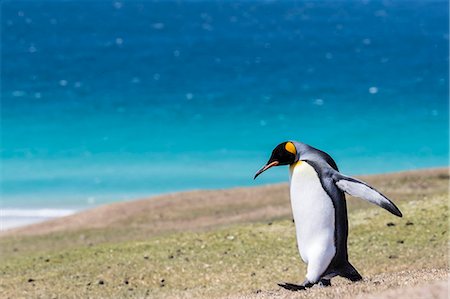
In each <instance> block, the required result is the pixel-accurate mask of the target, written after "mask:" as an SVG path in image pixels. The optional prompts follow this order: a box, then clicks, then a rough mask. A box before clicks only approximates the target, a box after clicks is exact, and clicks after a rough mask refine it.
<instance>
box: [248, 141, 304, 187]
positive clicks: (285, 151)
mask: <svg viewBox="0 0 450 299" xmlns="http://www.w3.org/2000/svg"><path fill="white" fill-rule="evenodd" d="M296 159H297V149H296V148H295V145H294V144H293V143H292V142H291V141H286V142H283V143H280V144H278V145H277V146H276V147H275V148H274V149H273V151H272V155H271V156H270V159H269V161H267V163H266V165H264V166H263V167H262V168H261V169H260V170H258V171H257V172H256V174H255V179H256V177H257V176H258V175H260V174H261V173H263V172H264V171H266V170H267V169H269V168H271V167H273V166H279V165H289V164H293V163H295V162H296Z"/></svg>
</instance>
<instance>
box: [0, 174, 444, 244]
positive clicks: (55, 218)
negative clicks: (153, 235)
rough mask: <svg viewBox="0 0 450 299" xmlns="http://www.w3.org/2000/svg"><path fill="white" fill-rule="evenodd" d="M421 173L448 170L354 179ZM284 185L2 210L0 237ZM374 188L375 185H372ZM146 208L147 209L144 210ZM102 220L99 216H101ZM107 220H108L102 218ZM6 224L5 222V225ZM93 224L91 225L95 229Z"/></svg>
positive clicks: (280, 190) (283, 186)
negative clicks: (76, 206) (80, 205)
mask: <svg viewBox="0 0 450 299" xmlns="http://www.w3.org/2000/svg"><path fill="white" fill-rule="evenodd" d="M425 173H430V174H431V173H440V175H447V176H448V173H449V168H447V167H436V168H425V169H416V170H405V171H400V172H392V173H383V174H369V175H357V176H355V177H358V178H361V179H363V180H367V181H378V180H383V178H385V177H398V176H405V175H406V176H407V175H416V176H421V175H423V174H425ZM286 185H287V182H281V183H273V184H266V185H258V186H251V187H248V186H246V187H235V188H228V189H204V190H188V191H178V192H173V193H165V194H160V195H153V196H150V197H143V198H140V199H139V198H138V199H133V200H127V201H119V202H111V203H107V204H103V205H99V206H95V207H87V208H85V209H52V208H48V209H45V208H43V209H23V210H21V209H14V208H13V209H8V210H9V212H13V213H14V212H15V213H16V215H23V216H24V217H23V218H21V217H20V216H19V217H16V218H14V217H10V219H9V220H8V219H7V218H8V215H6V217H4V215H5V214H4V213H3V212H4V210H5V209H2V214H1V215H2V217H1V218H2V219H1V220H2V225H1V228H2V229H1V230H0V236H2V235H11V234H14V233H15V232H18V233H25V234H26V232H27V231H30V232H33V231H41V230H43V231H60V230H61V229H64V228H65V227H66V226H67V227H68V228H71V227H74V226H76V225H74V223H76V224H77V225H80V226H85V227H90V226H89V225H84V223H87V224H88V222H87V221H88V219H89V218H90V217H93V218H95V217H98V215H103V214H105V215H106V214H110V215H111V217H112V218H114V217H118V218H119V219H120V218H121V217H122V216H123V215H120V213H119V212H118V211H120V210H123V211H124V212H123V213H124V215H127V212H125V211H126V210H127V209H130V210H132V211H135V208H133V207H134V206H150V207H151V206H152V205H155V204H156V205H158V204H166V205H170V204H172V203H173V202H179V204H184V203H183V198H187V200H188V201H189V200H190V199H189V198H191V197H199V198H200V202H201V201H205V200H207V197H208V195H209V196H211V197H215V196H219V197H220V194H222V193H231V194H241V193H250V194H251V193H255V195H256V196H258V194H259V192H260V191H261V190H264V189H271V188H274V189H276V190H277V193H276V194H277V196H279V195H280V194H283V196H285V197H286V196H288V193H287V192H288V189H287V188H286ZM374 185H375V187H376V188H377V183H375V184H374ZM147 208H148V207H147ZM287 212H288V211H286V210H284V211H283V212H281V211H280V212H279V213H284V214H286V213H287ZM101 218H102V217H101ZM103 218H108V217H103ZM5 220H8V221H9V223H11V225H9V227H8V226H7V227H5V226H4V221H5ZM104 220H105V221H110V219H104ZM7 224H8V223H7ZM95 226H96V225H94V227H95Z"/></svg>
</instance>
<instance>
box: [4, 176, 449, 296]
mask: <svg viewBox="0 0 450 299" xmlns="http://www.w3.org/2000/svg"><path fill="white" fill-rule="evenodd" d="M438 176H439V174H436V177H435V179H429V178H424V179H423V180H419V181H420V182H422V184H423V186H425V185H426V187H423V186H422V189H421V190H422V191H421V192H425V194H423V195H422V196H417V197H413V199H411V198H404V199H402V200H400V201H397V202H398V203H399V207H400V209H401V210H402V212H403V214H404V218H397V217H394V216H392V215H391V214H389V213H388V212H385V211H384V210H381V209H379V208H377V207H372V206H368V207H365V206H359V205H358V206H357V207H356V208H351V210H352V212H351V213H350V215H349V222H350V236H349V256H350V261H351V262H352V264H353V265H354V266H355V267H356V268H357V269H358V270H359V271H360V273H361V274H362V275H363V276H366V277H369V280H368V282H366V284H367V285H364V284H357V285H358V289H352V287H351V286H350V285H349V284H348V283H347V282H346V281H344V280H342V279H336V283H335V285H336V286H335V287H331V288H327V289H325V290H318V291H315V290H313V291H312V292H319V293H317V294H318V295H320V294H322V295H323V296H325V297H326V296H334V295H335V294H336V292H338V290H340V289H339V287H340V288H344V291H343V293H342V294H347V295H348V294H351V293H348V292H347V293H345V292H346V290H347V289H350V290H353V291H352V292H354V293H355V294H357V293H361V292H364V290H365V289H366V291H367V290H372V289H373V288H374V286H376V288H375V289H377V290H379V289H382V288H383V286H378V285H377V284H376V283H375V282H374V279H375V278H374V277H378V276H377V275H394V276H395V275H398V273H401V271H417V270H420V271H428V272H429V271H431V269H437V270H436V271H441V272H442V271H444V272H447V269H448V264H447V239H448V232H447V230H448V205H447V204H448V202H447V201H448V195H447V193H446V191H445V189H442V188H441V187H440V186H441V185H442V184H448V177H443V178H439V177H438ZM416 178H417V177H416ZM427 180H429V182H428V183H424V182H427ZM439 180H441V181H443V182H441V181H439ZM392 182H393V181H392V180H388V182H385V185H389V184H393V185H392V186H394V187H395V186H398V184H400V185H401V186H402V187H403V188H405V190H406V189H408V188H406V187H405V185H408V182H409V181H408V180H406V181H405V180H400V179H399V183H398V184H397V183H396V182H394V183H392ZM429 185H432V186H433V188H429V187H428V186H429ZM408 190H410V189H408ZM407 192H409V191H407ZM407 192H406V193H407ZM349 201H350V204H352V201H353V200H349ZM208 212H209V211H207V210H206V211H204V213H208ZM197 217H202V214H200V215H199V214H197ZM269 218H270V217H269ZM142 221H143V220H142ZM144 232H145V229H144V230H142V229H140V228H139V227H137V228H136V227H134V226H131V227H123V228H122V229H117V227H114V229H108V228H105V227H103V228H99V227H97V228H91V229H89V228H86V227H82V228H80V229H78V230H76V229H74V230H69V231H67V232H64V231H60V232H53V233H48V234H31V235H30V234H13V235H6V236H4V237H2V238H0V245H1V248H2V255H1V265H0V273H1V282H0V292H1V294H2V297H5V298H30V297H32V298H53V297H54V298H88V297H90V298H112V297H114V298H126V297H130V298H142V297H151V298H186V297H190V298H192V297H193V298H204V297H208V298H217V297H229V296H248V297H258V296H263V297H264V296H269V297H271V296H272V295H274V294H275V295H280V294H281V295H282V294H283V293H279V292H280V291H279V288H278V287H277V286H276V283H278V282H284V281H289V282H301V281H302V280H303V278H304V275H305V266H304V264H303V263H302V262H301V260H300V257H299V255H298V252H297V248H296V243H295V233H294V225H293V223H292V221H291V220H290V218H289V217H275V220H264V221H263V220H262V219H260V220H258V221H256V222H255V221H247V222H245V221H243V220H242V219H241V220H240V221H238V222H235V223H230V224H225V225H217V226H212V227H209V228H206V229H205V228H201V229H191V230H189V231H187V232H181V231H180V230H175V231H170V232H162V233H154V234H152V235H150V236H149V237H147V238H144V237H143V235H142V234H143V233H144ZM439 273H440V272H439ZM441 276H442V275H441ZM441 276H440V277H441ZM430 277H431V276H430ZM376 279H378V280H380V279H381V278H376ZM376 279H375V280H376ZM430 279H431V278H430ZM391 280H392V281H390V282H389V284H386V286H398V285H399V284H400V282H395V281H394V280H393V279H391ZM386 286H384V288H386ZM274 292H275V293H274ZM277 292H278V293H277ZM308 292H310V291H308ZM305 294H306V295H305ZM322 295H320V296H322ZM297 296H307V293H303V294H297ZM320 296H314V297H320Z"/></svg>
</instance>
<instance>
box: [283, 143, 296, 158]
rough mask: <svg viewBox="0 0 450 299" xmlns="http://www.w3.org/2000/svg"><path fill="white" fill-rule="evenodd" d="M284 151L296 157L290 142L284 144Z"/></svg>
mask: <svg viewBox="0 0 450 299" xmlns="http://www.w3.org/2000/svg"><path fill="white" fill-rule="evenodd" d="M284 149H285V150H287V151H288V152H290V153H291V154H294V155H296V154H297V150H296V149H295V146H294V144H293V143H292V142H286V145H285V146H284Z"/></svg>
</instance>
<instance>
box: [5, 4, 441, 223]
mask: <svg viewBox="0 0 450 299" xmlns="http://www.w3.org/2000/svg"><path fill="white" fill-rule="evenodd" d="M448 11H449V10H448V3H447V2H446V1H381V0H379V1H368V0H367V1H189V0H188V1H170V0H169V1H123V2H121V1H84V0H78V1H38V0H34V1H2V5H1V151H0V155H1V207H2V214H1V216H2V226H3V228H7V227H10V226H15V225H19V224H24V223H29V222H33V221H37V220H39V219H47V218H50V217H56V216H62V215H67V214H70V213H71V212H72V211H75V210H79V209H85V208H88V207H92V206H96V205H100V204H105V203H109V202H114V201H122V200H131V199H135V198H141V197H147V196H150V195H155V194H161V193H169V192H176V191H181V190H191V189H220V188H228V187H235V186H254V185H259V184H268V183H275V182H281V181H286V180H287V177H288V174H287V170H286V169H285V168H281V167H280V168H278V169H273V170H271V171H269V172H267V173H265V174H264V175H262V176H261V177H260V178H258V180H257V181H253V174H254V173H255V171H256V170H257V169H259V167H260V166H262V165H263V164H264V163H265V162H266V160H267V158H268V156H269V155H270V152H271V150H272V148H273V147H274V146H275V145H277V144H278V143H280V142H282V141H285V140H298V141H302V142H305V143H308V144H311V145H313V146H316V147H318V148H320V149H322V150H325V151H326V152H328V153H330V154H331V155H332V156H333V157H334V158H335V160H336V161H337V162H338V165H339V166H340V168H341V170H342V171H343V172H345V173H347V174H351V175H354V174H370V173H383V172H390V171H399V170H407V169H417V168H424V167H438V166H446V165H448V150H449V148H448V147H449V146H448V144H449V140H448V133H449V128H448V120H449V113H448V112H449V107H448V91H449V84H448V79H449V73H448V63H449V61H448V58H449V52H448V51H449V48H448V42H449V32H448V17H449V16H448Z"/></svg>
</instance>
